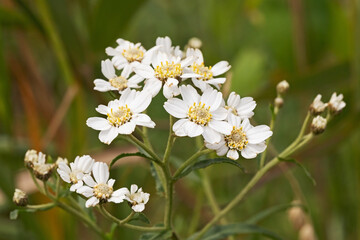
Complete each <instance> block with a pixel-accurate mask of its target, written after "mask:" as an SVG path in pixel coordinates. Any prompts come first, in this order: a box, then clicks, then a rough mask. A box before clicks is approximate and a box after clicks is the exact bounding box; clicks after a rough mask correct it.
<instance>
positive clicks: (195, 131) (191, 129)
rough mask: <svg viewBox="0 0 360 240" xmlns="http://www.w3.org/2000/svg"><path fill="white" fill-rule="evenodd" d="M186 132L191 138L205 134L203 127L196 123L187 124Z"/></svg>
mask: <svg viewBox="0 0 360 240" xmlns="http://www.w3.org/2000/svg"><path fill="white" fill-rule="evenodd" d="M185 130H186V131H187V132H186V133H187V135H188V136H189V137H196V136H200V135H201V134H202V133H203V132H204V129H203V127H202V126H200V125H198V124H196V123H193V122H190V121H188V122H187V125H186V129H185Z"/></svg>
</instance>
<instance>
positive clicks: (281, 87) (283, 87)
mask: <svg viewBox="0 0 360 240" xmlns="http://www.w3.org/2000/svg"><path fill="white" fill-rule="evenodd" d="M288 89H289V83H288V82H287V81H286V80H283V81H281V82H279V83H278V84H277V85H276V91H277V92H278V93H279V94H283V93H286V91H287V90H288Z"/></svg>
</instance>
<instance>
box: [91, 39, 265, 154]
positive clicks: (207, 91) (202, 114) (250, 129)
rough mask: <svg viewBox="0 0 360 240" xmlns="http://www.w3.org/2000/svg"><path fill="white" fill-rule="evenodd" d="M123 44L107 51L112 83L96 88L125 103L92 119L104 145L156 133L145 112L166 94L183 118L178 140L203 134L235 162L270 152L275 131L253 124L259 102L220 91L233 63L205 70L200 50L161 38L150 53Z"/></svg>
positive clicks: (111, 105)
mask: <svg viewBox="0 0 360 240" xmlns="http://www.w3.org/2000/svg"><path fill="white" fill-rule="evenodd" d="M117 43H118V46H116V47H115V48H112V47H108V48H107V49H106V53H107V54H108V55H109V56H110V57H111V60H110V59H106V60H105V61H102V64H101V70H102V72H103V74H104V76H105V77H106V78H107V79H108V80H107V81H106V80H103V79H96V80H95V81H94V84H95V88H94V89H95V90H98V91H101V92H106V91H116V92H118V93H119V95H120V96H119V99H115V100H113V101H110V102H109V103H108V105H107V106H105V105H99V106H98V107H97V108H96V111H98V112H99V113H100V114H103V115H106V118H101V117H91V118H89V119H88V120H87V125H88V126H89V127H91V128H93V129H95V130H98V131H100V133H99V139H100V141H101V142H103V143H106V144H110V143H111V142H112V141H113V140H114V139H115V138H116V137H117V136H118V135H119V134H125V135H128V134H132V133H133V132H134V130H135V128H136V126H145V127H149V128H154V127H155V123H154V122H153V121H152V120H151V118H150V117H149V116H148V115H146V114H145V113H144V111H145V110H146V108H147V107H148V106H149V105H150V103H151V100H152V98H153V97H155V96H156V95H157V94H158V93H159V92H160V90H161V89H162V92H163V95H164V96H165V97H166V98H167V101H166V102H165V103H164V108H165V110H166V111H167V112H168V113H169V114H170V115H172V116H174V117H175V118H179V120H178V121H177V122H175V124H174V125H173V129H172V130H173V131H174V133H175V134H176V135H177V136H181V137H182V136H189V137H196V136H200V135H202V136H203V138H204V141H205V145H206V146H207V147H208V148H211V149H214V150H216V152H217V154H218V155H225V154H226V156H227V157H229V158H231V159H234V160H236V159H238V158H239V152H241V155H242V156H243V157H244V158H254V157H256V156H257V154H259V153H261V152H263V151H264V150H265V148H266V145H265V140H266V139H267V138H268V137H270V136H271V135H272V131H271V130H270V128H269V127H267V126H265V125H261V126H258V127H254V126H252V125H251V124H250V121H249V118H251V117H252V116H253V115H254V112H253V110H254V109H255V107H256V102H255V101H254V100H253V98H251V97H243V98H241V97H240V96H239V95H238V94H236V93H235V92H232V93H231V94H230V95H229V97H228V99H227V100H226V101H225V100H224V98H223V94H222V93H221V92H219V89H220V87H221V84H223V83H225V81H226V78H225V77H222V76H221V75H222V74H224V73H226V72H227V71H228V70H229V69H230V67H231V66H230V65H229V63H228V62H227V61H220V62H218V63H216V64H215V65H213V66H209V65H205V61H204V56H203V54H202V52H201V51H200V49H197V48H192V47H191V45H189V46H188V47H187V48H186V51H181V49H180V47H179V46H173V45H172V42H171V39H170V38H169V37H164V38H162V37H159V38H157V39H156V45H155V46H154V47H152V48H151V49H149V50H148V51H146V49H145V48H144V47H143V46H141V44H140V43H131V42H129V41H127V40H124V39H118V40H117ZM117 71H121V72H120V73H117ZM187 79H190V80H191V81H189V80H188V81H186V80H187ZM179 95H180V96H181V99H180V98H177V96H179Z"/></svg>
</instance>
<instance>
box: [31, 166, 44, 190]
mask: <svg viewBox="0 0 360 240" xmlns="http://www.w3.org/2000/svg"><path fill="white" fill-rule="evenodd" d="M30 175H31V178H32V180H33V182H34V183H35V186H36V188H37V189H38V190H39V192H40V193H42V194H44V195H46V194H45V191H44V189H43V188H42V187H41V186H40V185H39V182H38V181H37V179H36V177H35V175H34V173H33V172H32V171H30Z"/></svg>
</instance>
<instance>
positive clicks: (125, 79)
mask: <svg viewBox="0 0 360 240" xmlns="http://www.w3.org/2000/svg"><path fill="white" fill-rule="evenodd" d="M101 71H102V73H103V74H104V76H105V77H106V78H107V79H108V80H109V81H105V80H103V79H96V80H95V81H94V84H95V87H94V89H95V90H97V91H100V92H107V91H119V93H122V92H123V91H124V90H125V89H127V88H139V87H140V86H139V85H138V83H140V82H141V81H143V80H144V78H142V77H140V76H139V75H134V76H132V77H130V78H129V76H130V73H131V68H129V67H125V68H124V69H123V71H122V72H121V74H120V76H118V75H116V73H115V68H114V66H113V64H112V62H111V61H110V60H109V59H106V60H105V61H101Z"/></svg>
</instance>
